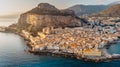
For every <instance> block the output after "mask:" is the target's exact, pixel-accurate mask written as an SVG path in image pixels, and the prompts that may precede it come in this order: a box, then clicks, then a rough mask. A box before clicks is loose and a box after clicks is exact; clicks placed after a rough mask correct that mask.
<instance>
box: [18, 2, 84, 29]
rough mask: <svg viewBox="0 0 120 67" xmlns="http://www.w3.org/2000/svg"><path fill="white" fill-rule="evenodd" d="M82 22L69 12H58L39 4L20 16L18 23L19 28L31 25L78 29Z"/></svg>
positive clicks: (50, 6) (48, 5)
mask: <svg viewBox="0 0 120 67" xmlns="http://www.w3.org/2000/svg"><path fill="white" fill-rule="evenodd" d="M81 23H83V21H82V20H81V19H80V18H78V17H77V16H76V15H75V14H74V12H73V11H71V10H59V9H57V8H56V7H54V6H52V5H50V4H47V3H41V4H39V5H38V6H37V7H36V8H34V9H32V10H30V11H28V12H26V13H24V14H22V15H21V16H20V19H19V21H18V25H19V27H20V26H21V27H22V28H23V26H25V25H31V26H32V27H35V28H36V29H40V28H41V27H51V26H52V27H78V26H81Z"/></svg>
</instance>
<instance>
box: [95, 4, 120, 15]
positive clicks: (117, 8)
mask: <svg viewBox="0 0 120 67" xmlns="http://www.w3.org/2000/svg"><path fill="white" fill-rule="evenodd" d="M96 16H109V17H120V4H117V5H113V6H110V7H109V8H107V9H105V10H103V11H102V12H100V13H99V14H97V15H96Z"/></svg>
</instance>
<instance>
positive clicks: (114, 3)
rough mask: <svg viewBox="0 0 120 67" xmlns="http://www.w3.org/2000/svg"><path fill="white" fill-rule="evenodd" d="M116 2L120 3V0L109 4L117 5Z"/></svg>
mask: <svg viewBox="0 0 120 67" xmlns="http://www.w3.org/2000/svg"><path fill="white" fill-rule="evenodd" d="M116 4H120V1H117V2H113V3H110V4H109V5H116Z"/></svg>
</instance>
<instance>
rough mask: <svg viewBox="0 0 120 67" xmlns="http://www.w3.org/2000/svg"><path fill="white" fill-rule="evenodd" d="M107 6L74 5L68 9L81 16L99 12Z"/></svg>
mask: <svg viewBox="0 0 120 67" xmlns="http://www.w3.org/2000/svg"><path fill="white" fill-rule="evenodd" d="M107 7H108V6H106V5H75V6H72V7H70V8H68V9H69V10H73V11H74V12H75V14H76V15H78V16H81V15H90V14H94V13H99V12H101V11H102V10H104V9H106V8H107Z"/></svg>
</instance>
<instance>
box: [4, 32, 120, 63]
mask: <svg viewBox="0 0 120 67" xmlns="http://www.w3.org/2000/svg"><path fill="white" fill-rule="evenodd" d="M4 33H8V32H6V31H5V32H4ZM10 33H14V34H16V35H19V36H20V37H22V38H23V40H24V41H25V43H26V45H27V47H28V50H27V52H29V53H32V54H35V55H49V56H57V57H65V58H75V59H78V60H83V61H92V62H103V61H111V60H118V59H120V54H119V55H110V56H111V57H105V56H101V57H89V58H88V57H82V55H77V54H74V53H68V52H60V51H58V52H55V51H54V50H53V51H51V50H43V51H40V50H39V51H35V50H34V51H33V50H32V48H33V47H32V44H31V42H30V40H29V39H27V38H26V37H25V36H24V35H23V34H21V33H17V32H10ZM118 41H120V38H118V39H117V40H113V41H111V42H108V43H107V44H105V45H104V46H103V47H102V49H106V50H107V49H109V47H110V46H112V45H113V44H115V43H116V42H118ZM50 51H51V52H50Z"/></svg>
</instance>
